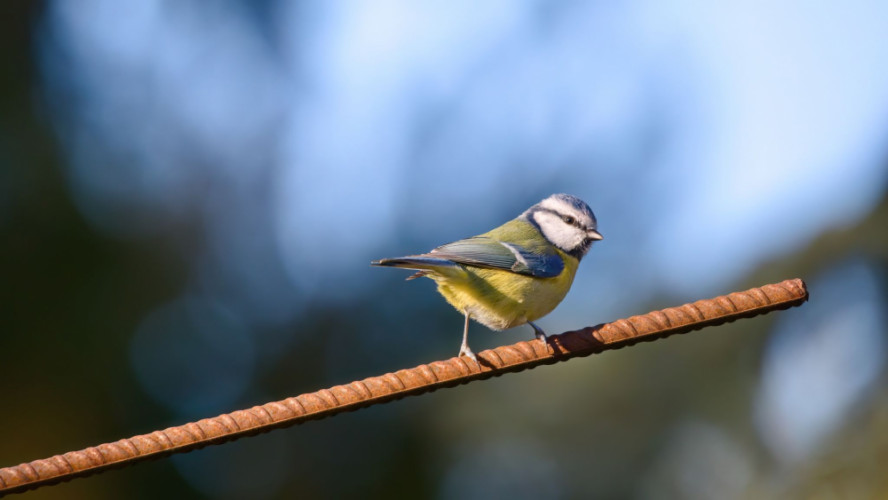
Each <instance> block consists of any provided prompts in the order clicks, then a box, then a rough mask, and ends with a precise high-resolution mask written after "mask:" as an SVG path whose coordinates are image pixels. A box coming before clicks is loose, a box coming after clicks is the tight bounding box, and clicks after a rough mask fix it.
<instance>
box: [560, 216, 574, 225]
mask: <svg viewBox="0 0 888 500" xmlns="http://www.w3.org/2000/svg"><path fill="white" fill-rule="evenodd" d="M561 220H563V221H564V223H565V224H570V225H573V224H574V223H575V222H576V221H577V220H576V219H574V218H573V217H571V216H570V215H562V216H561Z"/></svg>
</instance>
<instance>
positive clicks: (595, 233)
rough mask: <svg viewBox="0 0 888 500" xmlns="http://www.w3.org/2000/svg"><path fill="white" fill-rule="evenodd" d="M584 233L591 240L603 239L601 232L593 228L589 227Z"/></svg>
mask: <svg viewBox="0 0 888 500" xmlns="http://www.w3.org/2000/svg"><path fill="white" fill-rule="evenodd" d="M586 234H588V235H589V238H592V239H593V240H596V241H598V240H603V239H604V236H602V235H601V233H599V232H598V231H596V230H594V229H590V230H589V231H587V232H586Z"/></svg>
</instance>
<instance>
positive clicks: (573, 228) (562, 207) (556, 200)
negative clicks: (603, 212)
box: [528, 195, 596, 256]
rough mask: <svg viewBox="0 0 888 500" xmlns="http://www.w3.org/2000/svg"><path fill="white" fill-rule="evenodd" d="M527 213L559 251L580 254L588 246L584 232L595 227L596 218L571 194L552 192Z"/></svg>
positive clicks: (586, 235) (586, 232)
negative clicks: (569, 195)
mask: <svg viewBox="0 0 888 500" xmlns="http://www.w3.org/2000/svg"><path fill="white" fill-rule="evenodd" d="M578 205H580V206H578ZM534 209H536V210H534ZM528 212H530V213H531V216H532V217H533V220H534V222H536V224H537V225H538V226H539V228H540V232H542V233H543V236H545V237H546V239H547V240H549V242H550V243H552V244H553V245H555V246H557V247H558V248H560V249H561V250H564V251H566V252H575V251H580V253H581V256H582V254H584V253H585V252H586V251H587V250H588V249H589V245H590V240H589V233H588V231H589V230H592V229H596V221H595V217H594V215H592V211H591V210H589V208H588V207H587V206H586V205H585V203H583V202H581V201H579V200H578V199H576V198H573V197H566V196H564V195H552V196H550V197H548V198H546V199H545V200H543V201H541V202H540V203H539V204H538V205H537V206H536V207H531V209H530V210H528Z"/></svg>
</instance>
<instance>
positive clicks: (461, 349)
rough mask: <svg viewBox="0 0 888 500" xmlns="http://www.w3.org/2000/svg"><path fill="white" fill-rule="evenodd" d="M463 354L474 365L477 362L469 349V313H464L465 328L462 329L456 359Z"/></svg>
mask: <svg viewBox="0 0 888 500" xmlns="http://www.w3.org/2000/svg"><path fill="white" fill-rule="evenodd" d="M463 354H465V355H466V356H468V357H469V358H471V359H472V361H474V362H475V363H477V362H478V358H476V357H475V353H474V352H472V350H471V349H470V348H469V312H468V311H466V326H465V327H464V328H463V341H462V345H461V346H459V354H457V357H459V356H462V355H463Z"/></svg>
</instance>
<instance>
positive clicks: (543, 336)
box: [527, 321, 548, 342]
mask: <svg viewBox="0 0 888 500" xmlns="http://www.w3.org/2000/svg"><path fill="white" fill-rule="evenodd" d="M527 324H528V325H530V327H531V328H533V333H534V335H536V338H537V339H538V340H542V341H543V342H546V339H547V338H548V337H546V332H544V331H543V329H542V328H540V327H538V326H536V325H535V324H533V323H531V322H530V321H528V322H527Z"/></svg>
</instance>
